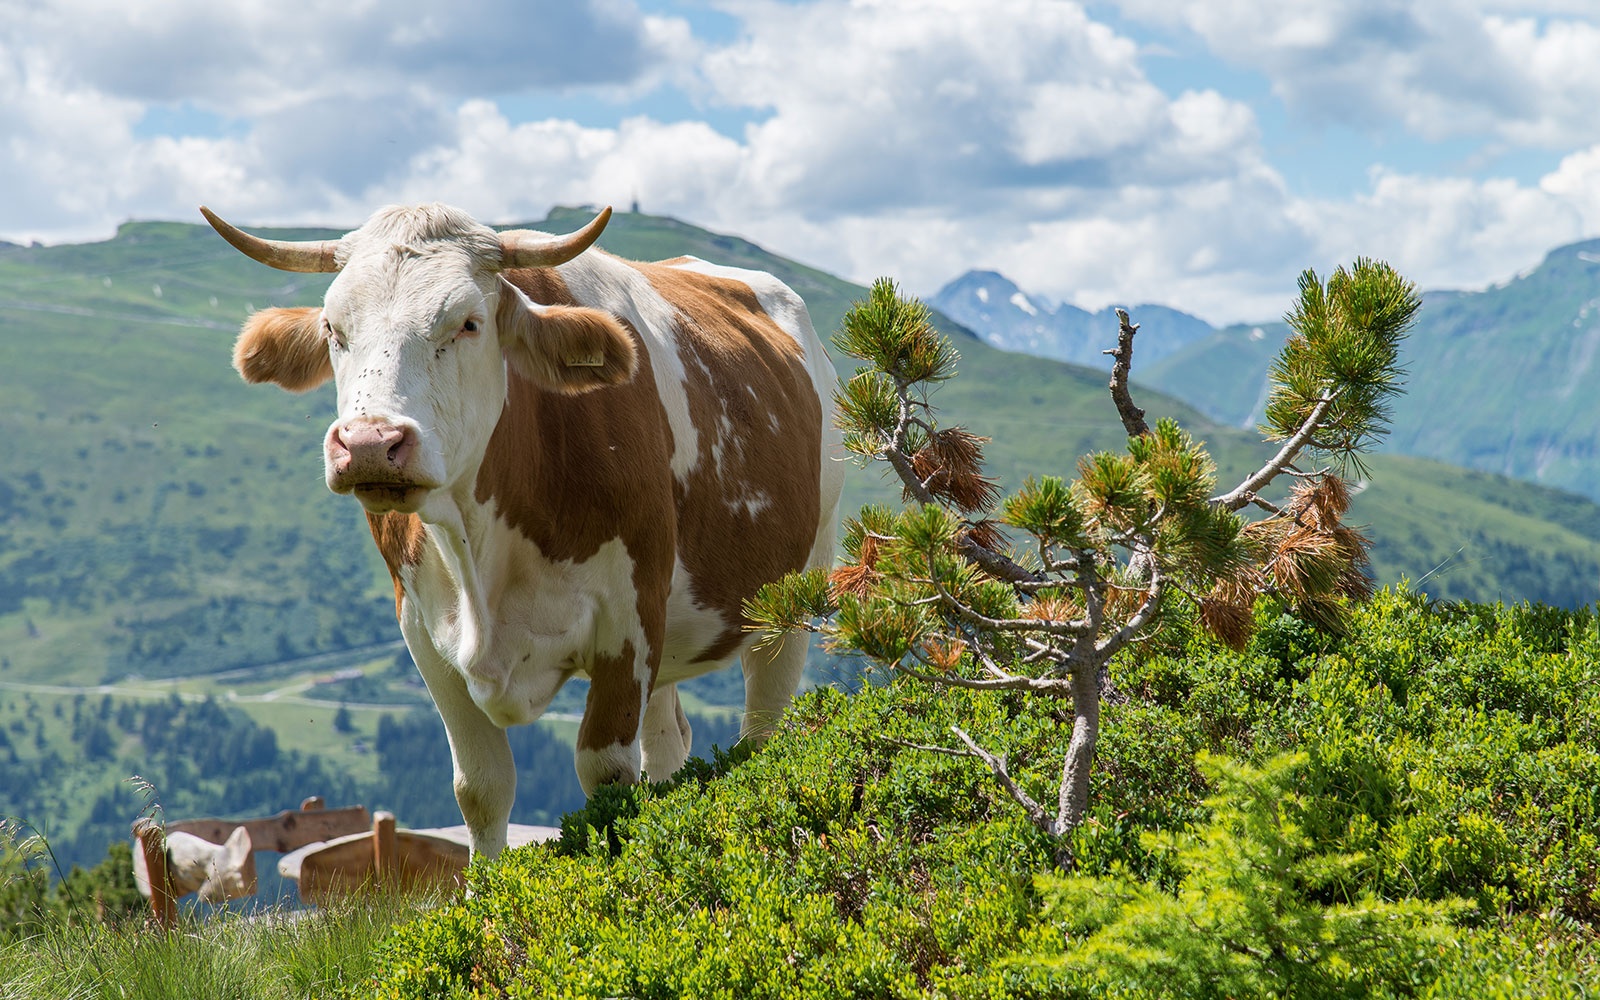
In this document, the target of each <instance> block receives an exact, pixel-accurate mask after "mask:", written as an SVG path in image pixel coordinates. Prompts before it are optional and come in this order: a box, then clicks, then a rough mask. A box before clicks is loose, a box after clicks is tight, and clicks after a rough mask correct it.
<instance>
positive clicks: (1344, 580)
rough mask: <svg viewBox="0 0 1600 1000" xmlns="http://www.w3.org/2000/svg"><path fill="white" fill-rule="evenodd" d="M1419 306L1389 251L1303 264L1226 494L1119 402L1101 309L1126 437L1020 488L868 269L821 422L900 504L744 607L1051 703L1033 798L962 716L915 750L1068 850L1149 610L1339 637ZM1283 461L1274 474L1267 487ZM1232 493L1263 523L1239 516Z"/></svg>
mask: <svg viewBox="0 0 1600 1000" xmlns="http://www.w3.org/2000/svg"><path fill="white" fill-rule="evenodd" d="M1419 305H1420V299H1419V297H1418V295H1417V292H1416V289H1415V286H1413V285H1412V284H1411V283H1410V282H1409V281H1407V280H1405V279H1404V278H1403V277H1401V276H1400V275H1399V274H1398V273H1397V272H1395V271H1394V270H1393V269H1392V268H1390V267H1389V266H1388V265H1387V264H1383V263H1380V262H1375V261H1370V260H1365V259H1359V260H1357V261H1356V262H1355V264H1354V266H1353V267H1351V268H1350V269H1348V270H1346V269H1344V268H1340V269H1338V270H1337V271H1335V272H1334V274H1333V275H1332V276H1330V277H1329V279H1328V280H1327V281H1326V282H1325V283H1324V282H1323V281H1321V280H1320V279H1319V278H1318V277H1317V275H1316V274H1315V273H1314V272H1311V271H1307V272H1305V274H1303V275H1302V276H1301V279H1300V296H1299V300H1298V302H1297V303H1296V304H1295V306H1294V308H1293V309H1292V310H1291V311H1290V313H1289V315H1288V316H1287V319H1288V322H1289V324H1290V326H1291V327H1292V328H1293V330H1294V334H1293V336H1291V338H1290V339H1289V341H1288V343H1287V344H1286V345H1285V346H1284V348H1283V350H1282V352H1281V353H1280V355H1279V357H1278V358H1277V360H1276V362H1275V364H1274V365H1273V367H1272V379H1273V388H1272V392H1271V395H1270V397H1269V400H1268V404H1267V408H1266V423H1265V425H1264V427H1263V428H1262V430H1263V432H1264V434H1265V437H1266V439H1267V440H1268V441H1272V442H1281V446H1280V448H1279V449H1278V451H1277V452H1276V454H1274V455H1273V456H1272V457H1271V458H1270V459H1268V460H1267V461H1266V462H1265V463H1264V464H1263V465H1262V466H1261V467H1260V468H1259V469H1258V470H1256V471H1255V472H1254V473H1252V474H1251V475H1250V476H1248V477H1247V478H1246V479H1245V480H1244V481H1243V482H1241V483H1239V484H1238V485H1237V486H1235V487H1234V488H1233V489H1231V490H1228V491H1227V492H1218V487H1217V482H1216V467H1215V464H1214V463H1213V462H1212V460H1211V458H1210V456H1209V455H1208V454H1207V452H1206V450H1205V448H1204V447H1203V446H1202V445H1200V444H1198V443H1196V442H1195V441H1194V440H1193V439H1192V438H1191V437H1190V436H1189V435H1188V433H1186V432H1185V431H1184V430H1183V429H1182V428H1181V427H1180V426H1179V425H1178V424H1177V423H1176V422H1175V421H1172V420H1160V421H1158V422H1157V423H1156V425H1155V426H1154V427H1151V426H1150V425H1149V424H1148V423H1147V422H1146V421H1145V417H1144V411H1143V410H1142V409H1140V408H1139V407H1138V406H1136V405H1135V404H1134V401H1133V398H1132V395H1131V393H1130V390H1129V387H1128V375H1129V372H1130V370H1131V368H1132V362H1133V343H1134V336H1135V334H1136V332H1137V331H1138V327H1137V325H1136V324H1134V323H1132V322H1131V321H1130V319H1129V317H1128V314H1127V313H1126V312H1124V311H1122V310H1118V311H1117V315H1118V317H1119V319H1120V320H1121V324H1120V329H1119V331H1118V337H1117V346H1116V348H1115V349H1113V350H1110V351H1107V352H1106V353H1108V354H1110V355H1111V356H1112V357H1113V359H1114V362H1115V363H1114V366H1113V369H1112V376H1111V382H1110V392H1111V398H1112V402H1113V405H1114V406H1115V407H1116V410H1117V413H1118V415H1119V417H1120V418H1121V421H1122V424H1123V427H1124V428H1125V430H1126V432H1127V434H1128V445H1127V449H1126V450H1125V451H1123V452H1100V453H1096V454H1092V455H1088V456H1085V457H1083V458H1082V459H1081V460H1080V461H1079V462H1078V478H1077V480H1076V481H1075V482H1072V483H1068V482H1066V481H1065V480H1063V479H1062V478H1060V477H1055V476H1040V477H1037V478H1030V479H1028V480H1027V481H1026V482H1025V483H1024V484H1023V485H1022V487H1021V489H1020V490H1018V491H1017V492H1016V493H1014V494H1012V495H1011V496H1007V497H1004V498H1002V497H1001V494H1000V490H999V487H998V486H997V484H996V483H995V482H994V481H993V480H991V479H989V478H988V477H986V476H985V475H984V472H983V445H984V443H985V442H986V441H987V440H988V439H987V438H983V437H980V436H978V435H976V434H974V433H972V432H971V431H969V430H967V429H966V428H963V427H941V426H940V425H939V422H938V417H937V411H936V409H935V407H934V405H933V402H932V399H931V396H932V393H933V391H934V390H935V389H937V387H938V386H939V385H940V384H941V383H943V382H945V381H948V380H949V379H951V378H954V377H955V375H956V365H957V363H958V361H959V360H960V358H959V355H958V354H957V352H956V351H955V349H954V348H953V347H952V346H951V344H950V342H949V341H948V340H947V339H946V338H944V337H942V336H940V335H939V334H938V333H937V332H936V331H935V330H934V329H933V327H932V324H931V323H930V316H929V312H928V310H927V308H926V307H925V306H924V305H923V304H922V303H920V302H917V301H915V300H911V299H907V298H905V297H904V296H902V295H901V294H900V293H899V292H898V290H897V289H896V287H895V285H894V284H893V282H891V281H889V280H887V279H881V280H879V281H878V282H877V283H876V284H874V285H873V287H872V290H871V292H870V294H869V295H868V296H867V298H865V299H864V300H862V301H860V302H858V303H856V305H855V306H854V308H852V309H851V311H850V312H849V314H847V315H846V316H845V318H844V321H843V325H842V329H841V331H840V333H839V334H838V336H837V337H836V338H835V344H836V346H837V347H838V348H839V349H840V350H842V351H843V352H844V353H846V354H848V355H850V356H851V357H854V358H857V359H860V360H861V361H863V362H864V365H863V366H862V368H861V370H860V371H859V372H858V373H857V374H856V375H855V376H854V377H853V378H851V379H850V380H848V381H847V382H846V383H845V384H844V385H843V386H841V388H840V390H839V392H838V393H837V395H836V402H837V412H838V417H837V419H838V422H839V425H840V427H841V429H842V430H843V432H844V443H845V446H846V447H847V448H848V449H849V450H850V451H852V452H853V453H854V454H855V455H856V456H858V457H859V458H860V459H861V460H862V461H863V462H864V463H875V462H881V463H884V464H886V465H887V466H888V467H889V468H891V469H892V470H893V471H894V473H895V475H896V476H897V477H898V479H899V481H900V483H901V485H902V487H903V495H904V499H905V500H906V501H907V502H908V504H909V506H907V507H906V508H905V509H904V510H901V511H893V510H890V509H889V508H887V507H881V506H869V507H866V508H863V509H862V511H861V513H860V516H859V517H856V518H854V519H851V520H849V521H848V522H847V523H846V525H845V530H844V537H843V542H842V546H843V549H844V552H845V561H844V563H843V564H842V565H840V566H838V567H837V568H836V569H834V570H833V571H832V572H831V573H827V572H823V571H821V570H813V571H810V572H808V573H805V574H794V575H791V576H789V577H786V578H785V579H783V580H781V581H778V582H777V583H774V584H771V585H769V586H767V587H765V588H763V589H762V591H761V592H759V593H758V594H757V595H756V597H755V598H754V599H753V600H752V601H751V602H750V603H749V604H748V605H747V607H746V609H745V613H746V615H747V616H748V617H749V618H750V619H751V620H752V621H753V622H755V623H756V627H758V628H760V629H762V630H764V631H765V632H766V638H765V640H764V641H777V639H778V637H779V636H781V634H782V633H783V632H784V631H787V630H789V629H793V628H803V629H808V630H811V631H814V632H821V633H823V634H824V635H826V636H827V637H828V638H829V639H830V641H831V642H832V644H833V645H834V646H835V647H836V648H840V649H846V650H853V651H857V652H860V653H863V654H865V655H866V656H868V657H869V658H871V659H872V660H874V661H876V662H877V663H879V664H882V665H885V666H887V667H888V668H890V669H892V670H895V671H898V672H900V673H902V674H905V675H908V676H911V677H914V678H917V679H919V680H921V681H925V682H927V683H930V684H935V685H941V686H945V687H959V688H969V689H976V690H986V691H1015V692H1023V693H1025V694H1031V695H1036V696H1043V697H1050V698H1059V699H1063V700H1066V701H1070V703H1071V705H1072V717H1073V718H1072V726H1071V729H1070V731H1069V732H1068V733H1066V734H1064V736H1065V740H1066V748H1065V753H1064V755H1063V762H1062V771H1061V780H1060V787H1059V792H1058V796H1057V801H1056V802H1054V803H1043V802H1039V801H1036V800H1035V799H1034V798H1033V797H1032V796H1030V795H1029V794H1028V793H1027V792H1026V791H1025V790H1024V789H1023V788H1022V787H1020V786H1019V785H1018V784H1017V783H1016V782H1015V781H1014V780H1013V779H1012V777H1011V775H1010V774H1009V772H1008V770H1007V764H1006V760H1005V758H1004V757H1003V756H1001V755H998V754H995V753H992V752H990V751H989V750H987V749H985V748H984V747H983V746H982V745H981V744H980V743H979V742H978V741H977V740H975V739H974V738H973V737H972V736H971V735H969V734H968V733H967V732H966V731H965V730H964V729H962V728H960V727H953V728H952V734H953V735H954V737H955V738H956V740H957V741H958V744H957V745H952V746H924V747H922V749H925V750H928V751H932V752H937V753H945V754H952V755H957V756H964V757H971V758H975V759H977V760H979V761H981V762H982V763H983V764H984V766H986V767H987V768H988V769H989V771H990V772H991V773H992V774H993V776H994V778H995V780H996V781H997V782H998V783H999V785H1000V786H1001V787H1002V788H1003V789H1004V790H1005V791H1006V793H1007V794H1008V795H1010V797H1011V798H1012V799H1014V800H1015V801H1016V802H1017V803H1018V804H1019V805H1021V807H1022V808H1023V809H1024V810H1026V812H1027V814H1028V816H1029V817H1030V819H1031V820H1032V821H1033V823H1034V824H1035V825H1036V826H1038V828H1039V829H1041V830H1043V831H1045V832H1046V833H1048V834H1051V835H1054V836H1057V837H1061V838H1063V839H1062V841H1061V842H1062V843H1063V844H1065V843H1066V840H1065V836H1066V835H1067V834H1069V833H1070V832H1071V831H1072V830H1073V829H1074V828H1075V827H1076V826H1077V825H1078V824H1079V823H1080V822H1081V821H1082V819H1083V817H1084V815H1085V813H1086V811H1087V809H1088V804H1089V802H1088V800H1089V774H1090V769H1091V768H1092V766H1093V761H1094V747H1095V742H1096V740H1097V738H1098V736H1099V731H1100V702H1101V695H1102V693H1103V691H1104V690H1105V688H1106V685H1107V683H1108V668H1109V665H1110V664H1111V661H1112V659H1113V658H1114V657H1115V656H1116V655H1117V654H1118V653H1119V652H1121V651H1122V650H1124V649H1126V648H1128V646H1129V645H1130V644H1131V643H1135V642H1138V641H1139V640H1140V639H1141V638H1143V637H1145V636H1147V635H1148V634H1149V632H1150V630H1151V628H1152V627H1153V626H1154V625H1155V624H1156V622H1157V621H1158V619H1159V617H1160V616H1161V615H1162V614H1163V613H1169V612H1170V611H1171V610H1172V608H1173V607H1174V605H1175V604H1176V603H1184V604H1187V605H1189V606H1190V607H1191V608H1192V609H1193V611H1194V613H1195V616H1196V618H1197V619H1198V621H1199V622H1200V623H1201V624H1202V625H1203V626H1204V627H1205V628H1206V629H1207V630H1209V631H1210V632H1211V633H1212V634H1214V635H1215V636H1217V638H1219V639H1220V640H1222V641H1223V642H1226V643H1228V644H1230V645H1232V646H1234V647H1240V646H1242V645H1243V644H1244V643H1245V642H1247V641H1248V639H1249V637H1250V632H1251V629H1252V628H1253V623H1254V620H1255V618H1254V607H1255V604H1256V601H1257V600H1258V599H1261V598H1263V597H1264V598H1267V599H1270V600H1274V601H1277V602H1280V603H1281V604H1282V605H1284V606H1285V607H1286V608H1287V609H1289V610H1291V611H1293V612H1294V613H1296V614H1298V615H1299V616H1301V617H1302V618H1304V619H1306V620H1308V621H1309V622H1311V623H1313V624H1315V625H1316V626H1318V627H1320V628H1322V629H1326V630H1331V631H1334V632H1337V631H1339V630H1341V629H1342V628H1343V627H1344V620H1345V618H1344V616H1345V609H1346V607H1347V604H1348V602H1349V601H1352V600H1361V599H1363V598H1365V597H1366V596H1367V595H1368V594H1369V592H1370V583H1369V581H1368V579H1367V577H1366V576H1365V575H1364V573H1363V572H1362V569H1363V567H1364V565H1365V562H1366V547H1367V540H1366V538H1365V537H1363V536H1362V535H1361V533H1360V532H1359V531H1357V530H1356V529H1354V528H1351V527H1349V526H1347V525H1345V524H1344V523H1343V518H1344V515H1345V514H1346V512H1347V511H1348V509H1349V503H1350V492H1349V490H1348V488H1347V486H1346V482H1345V479H1344V478H1343V477H1344V476H1345V475H1348V474H1350V473H1351V472H1352V471H1355V472H1360V471H1362V467H1361V464H1360V457H1361V454H1362V453H1363V452H1364V451H1365V449H1367V448H1368V447H1370V446H1371V444H1372V443H1373V442H1374V441H1375V440H1377V439H1378V438H1380V437H1381V436H1382V435H1383V433H1384V432H1385V430H1386V428H1387V422H1388V416H1389V406H1388V403H1389V400H1390V399H1391V398H1392V397H1393V396H1394V395H1395V394H1396V393H1398V392H1399V391H1400V383H1401V378H1402V376H1403V374H1404V372H1403V369H1402V368H1401V367H1400V364H1399V344H1400V341H1401V340H1402V339H1403V338H1404V337H1405V334H1406V331H1407V330H1408V329H1409V327H1410V326H1411V324H1412V322H1413V320H1414V318H1415V315H1416V312H1417V309H1418V307H1419ZM1308 460H1316V461H1315V462H1308ZM1319 463H1320V464H1319ZM1285 475H1287V476H1288V477H1289V478H1290V479H1291V480H1292V481H1293V484H1294V485H1293V486H1292V487H1291V488H1290V489H1289V490H1288V491H1287V495H1286V496H1280V497H1279V498H1278V499H1276V500H1273V499H1269V497H1268V495H1267V493H1266V491H1267V490H1268V488H1269V487H1270V486H1271V485H1272V484H1273V483H1274V482H1275V481H1276V480H1278V478H1279V477H1280V476H1285ZM1250 506H1254V507H1255V508H1258V509H1259V510H1261V511H1263V512H1264V513H1265V516H1264V517H1263V518H1261V519H1259V520H1255V521H1249V520H1246V519H1245V518H1244V517H1242V516H1241V513H1240V512H1241V511H1243V510H1244V509H1245V508H1246V507H1250ZM1063 850H1065V848H1063ZM1063 861H1064V862H1070V859H1068V858H1066V857H1065V856H1063Z"/></svg>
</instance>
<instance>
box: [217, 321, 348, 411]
mask: <svg viewBox="0 0 1600 1000" xmlns="http://www.w3.org/2000/svg"><path fill="white" fill-rule="evenodd" d="M233 367H235V368H237V369H238V370H239V374H240V375H243V376H244V380H245V381H246V382H252V383H259V382H272V383H274V384H275V385H279V386H282V387H283V388H285V389H288V390H289V391H290V392H305V391H307V390H308V389H315V388H316V387H317V386H319V385H321V384H322V383H324V382H326V381H328V379H330V378H332V377H333V364H332V362H330V361H329V360H328V343H327V341H326V340H324V339H323V336H322V310H321V309H320V308H318V307H316V306H300V307H298V308H293V309H285V308H275V309H262V310H261V311H259V312H257V313H255V314H254V315H252V316H251V317H250V318H249V319H247V320H245V322H244V327H243V329H241V330H240V331H239V339H238V340H237V341H236V342H235V343H234V345H233Z"/></svg>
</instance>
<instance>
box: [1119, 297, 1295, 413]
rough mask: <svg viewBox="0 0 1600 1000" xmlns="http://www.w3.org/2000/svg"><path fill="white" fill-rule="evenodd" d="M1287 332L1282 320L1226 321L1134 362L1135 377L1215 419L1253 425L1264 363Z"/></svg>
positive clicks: (1261, 402)
mask: <svg viewBox="0 0 1600 1000" xmlns="http://www.w3.org/2000/svg"><path fill="white" fill-rule="evenodd" d="M1133 319H1134V322H1138V320H1139V318H1138V316H1134V317H1133ZM1288 336H1289V326H1288V324H1286V323H1263V324H1260V325H1252V324H1238V325H1235V326H1230V327H1226V328H1224V329H1221V330H1218V331H1217V332H1216V333H1214V334H1212V335H1211V336H1210V337H1207V338H1206V339H1204V340H1201V341H1197V342H1195V343H1193V344H1188V345H1186V346H1185V347H1183V348H1182V349H1180V350H1179V351H1177V352H1176V353H1174V354H1170V355H1168V356H1167V357H1164V358H1161V359H1159V360H1156V361H1153V362H1151V363H1149V364H1146V365H1137V364H1136V367H1137V368H1138V373H1137V376H1136V378H1137V381H1139V382H1141V383H1142V384H1144V385H1148V386H1150V387H1152V388H1154V389H1157V390H1160V391H1161V392H1164V393H1167V394H1168V395H1172V396H1176V397H1178V398H1179V399H1182V400H1185V401H1187V402H1188V403H1190V404H1191V405H1193V406H1194V407H1195V409H1197V410H1199V411H1200V412H1201V413H1204V414H1205V415H1206V416H1208V417H1210V418H1211V419H1212V420H1215V421H1218V422H1219V423H1224V424H1227V425H1228V426H1230V427H1254V426H1255V425H1256V423H1257V422H1259V421H1260V419H1261V411H1262V409H1263V408H1264V407H1265V406H1266V402H1267V369H1268V367H1269V366H1270V365H1271V364H1272V359H1273V358H1274V357H1276V356H1277V353H1278V349H1279V348H1280V347H1282V346H1283V342H1284V340H1285V339H1286V338H1287V337H1288ZM1137 346H1138V345H1137V343H1136V344H1135V351H1134V357H1135V360H1136V362H1137V358H1138V350H1137Z"/></svg>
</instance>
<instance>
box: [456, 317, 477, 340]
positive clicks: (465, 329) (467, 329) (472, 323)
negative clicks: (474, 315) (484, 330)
mask: <svg viewBox="0 0 1600 1000" xmlns="http://www.w3.org/2000/svg"><path fill="white" fill-rule="evenodd" d="M477 334H478V321H477V320H475V319H469V320H467V321H466V322H465V323H462V324H461V334H460V335H461V336H463V337H475V336H477Z"/></svg>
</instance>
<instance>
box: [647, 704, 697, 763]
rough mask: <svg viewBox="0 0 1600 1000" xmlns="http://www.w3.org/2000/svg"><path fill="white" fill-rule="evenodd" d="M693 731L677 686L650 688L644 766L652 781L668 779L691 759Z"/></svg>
mask: <svg viewBox="0 0 1600 1000" xmlns="http://www.w3.org/2000/svg"><path fill="white" fill-rule="evenodd" d="M693 739H694V734H693V732H692V731H691V730H690V728H689V718H688V716H686V715H684V714H683V705H682V703H681V702H679V701H678V686H677V685H676V684H663V685H661V686H660V687H658V688H656V689H655V690H654V691H652V692H650V704H649V706H648V707H646V708H645V710H644V770H645V773H646V774H648V775H649V776H650V780H651V781H665V780H667V779H668V778H670V777H672V776H673V775H674V774H676V773H678V768H680V767H682V766H683V762H684V761H686V760H688V759H689V750H690V748H691V747H693V745H694V742H693Z"/></svg>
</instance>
